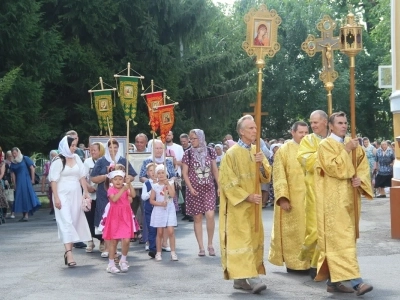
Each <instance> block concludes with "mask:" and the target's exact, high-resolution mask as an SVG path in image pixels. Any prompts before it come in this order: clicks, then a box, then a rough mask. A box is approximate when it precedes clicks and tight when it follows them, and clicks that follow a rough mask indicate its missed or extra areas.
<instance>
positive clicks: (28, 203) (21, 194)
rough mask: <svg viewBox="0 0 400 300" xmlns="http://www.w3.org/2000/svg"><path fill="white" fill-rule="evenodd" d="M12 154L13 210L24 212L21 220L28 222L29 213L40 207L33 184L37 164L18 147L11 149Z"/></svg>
mask: <svg viewBox="0 0 400 300" xmlns="http://www.w3.org/2000/svg"><path fill="white" fill-rule="evenodd" d="M11 154H12V156H13V159H12V162H11V166H10V171H11V180H12V182H13V184H14V187H15V197H14V206H13V212H15V213H21V212H22V213H23V216H22V218H21V219H20V220H19V221H20V222H27V221H28V215H29V214H33V212H34V211H35V210H37V209H38V208H39V207H40V202H39V199H38V197H37V196H36V193H35V191H34V190H33V186H32V185H33V184H35V164H34V163H33V161H32V160H31V159H30V158H29V157H28V156H24V155H22V153H21V151H20V150H19V149H18V148H17V147H14V148H12V149H11Z"/></svg>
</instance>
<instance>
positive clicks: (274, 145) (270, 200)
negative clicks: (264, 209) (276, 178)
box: [268, 143, 282, 205]
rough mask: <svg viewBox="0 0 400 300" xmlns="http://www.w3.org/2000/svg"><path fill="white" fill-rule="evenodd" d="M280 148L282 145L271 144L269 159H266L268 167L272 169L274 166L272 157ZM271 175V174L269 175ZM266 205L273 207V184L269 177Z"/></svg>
mask: <svg viewBox="0 0 400 300" xmlns="http://www.w3.org/2000/svg"><path fill="white" fill-rule="evenodd" d="M281 146H282V144H279V143H276V144H272V145H271V148H270V149H269V150H270V153H271V155H270V157H268V161H269V164H270V166H271V167H272V168H273V167H274V166H273V165H274V155H275V153H276V151H278V150H279V148H280V147H281ZM271 174H272V173H271ZM268 203H270V204H271V205H274V203H275V194H274V182H273V178H272V175H271V181H270V183H269V195H268Z"/></svg>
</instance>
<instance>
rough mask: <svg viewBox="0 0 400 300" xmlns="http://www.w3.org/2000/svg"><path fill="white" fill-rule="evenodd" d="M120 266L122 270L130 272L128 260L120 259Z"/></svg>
mask: <svg viewBox="0 0 400 300" xmlns="http://www.w3.org/2000/svg"><path fill="white" fill-rule="evenodd" d="M119 267H120V268H121V272H123V273H124V272H128V268H129V265H128V262H127V261H126V260H125V261H120V262H119Z"/></svg>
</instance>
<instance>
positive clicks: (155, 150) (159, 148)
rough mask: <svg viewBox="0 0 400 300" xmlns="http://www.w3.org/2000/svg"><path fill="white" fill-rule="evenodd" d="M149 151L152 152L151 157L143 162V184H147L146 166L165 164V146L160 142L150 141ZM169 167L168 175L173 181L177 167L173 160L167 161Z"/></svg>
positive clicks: (140, 175)
mask: <svg viewBox="0 0 400 300" xmlns="http://www.w3.org/2000/svg"><path fill="white" fill-rule="evenodd" d="M147 149H148V150H149V152H151V155H150V156H149V157H148V158H146V159H145V160H144V161H143V164H142V167H141V169H140V173H139V178H140V181H141V182H146V180H147V179H148V178H147V174H146V166H147V165H148V164H149V163H152V162H155V163H156V164H158V165H160V164H164V160H165V155H164V149H165V146H164V144H163V143H162V141H160V140H150V141H149V142H148V143H147ZM165 163H166V166H167V174H168V178H169V179H173V178H174V177H175V167H174V163H173V161H172V160H170V159H167V160H166V162H165Z"/></svg>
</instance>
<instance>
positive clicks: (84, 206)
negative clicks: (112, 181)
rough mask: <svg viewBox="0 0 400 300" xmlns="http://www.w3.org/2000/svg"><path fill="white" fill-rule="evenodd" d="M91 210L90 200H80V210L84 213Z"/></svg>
mask: <svg viewBox="0 0 400 300" xmlns="http://www.w3.org/2000/svg"><path fill="white" fill-rule="evenodd" d="M91 209H92V199H90V198H83V199H82V210H83V211H84V212H88V211H90V210H91Z"/></svg>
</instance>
